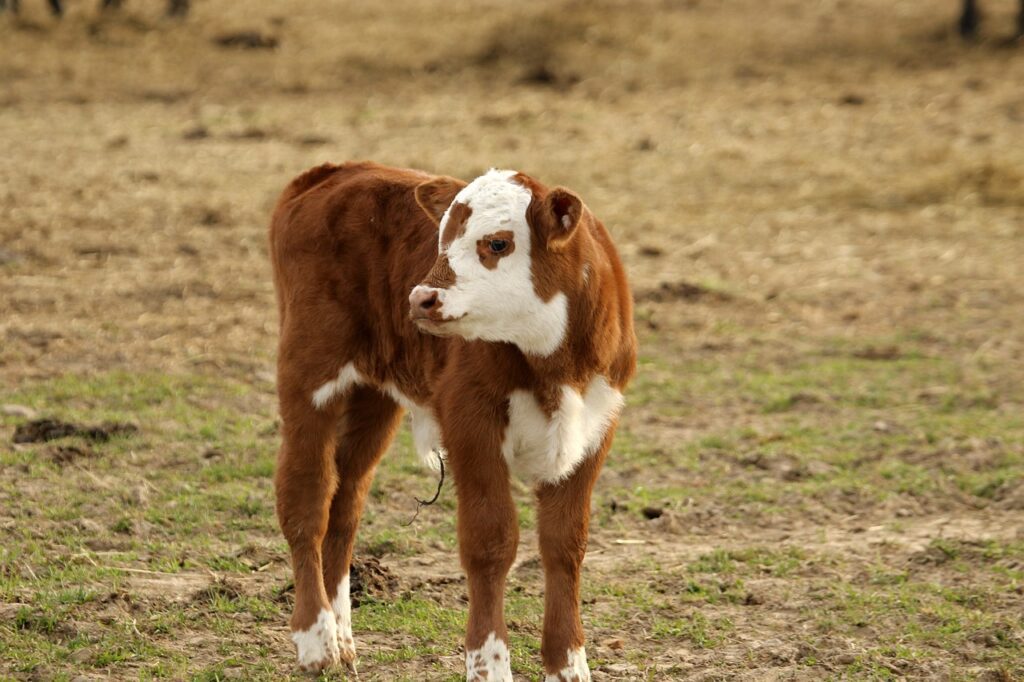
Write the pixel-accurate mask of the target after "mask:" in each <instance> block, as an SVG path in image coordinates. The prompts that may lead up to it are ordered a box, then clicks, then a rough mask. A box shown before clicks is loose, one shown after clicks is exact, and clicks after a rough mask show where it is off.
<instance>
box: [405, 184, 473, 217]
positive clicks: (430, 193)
mask: <svg viewBox="0 0 1024 682" xmlns="http://www.w3.org/2000/svg"><path fill="white" fill-rule="evenodd" d="M465 186H466V183H464V182H463V181H462V180H457V179H455V178H450V177H448V176H447V175H439V176H437V177H436V178H434V179H433V180H427V181H426V182H424V183H423V184H421V185H417V186H416V203H417V204H419V205H420V208H422V209H423V212H424V213H426V214H427V217H429V218H430V219H431V220H432V221H434V224H435V225H440V224H441V218H442V217H443V216H444V212H445V211H447V210H448V207H449V206H451V204H452V202H453V201H455V195H456V194H458V193H459V190H461V189H462V188H463V187H465Z"/></svg>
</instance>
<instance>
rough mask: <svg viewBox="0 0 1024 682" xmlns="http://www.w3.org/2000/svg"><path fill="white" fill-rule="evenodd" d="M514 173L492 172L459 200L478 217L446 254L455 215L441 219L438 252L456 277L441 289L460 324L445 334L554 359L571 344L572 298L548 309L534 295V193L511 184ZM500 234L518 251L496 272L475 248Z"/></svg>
mask: <svg viewBox="0 0 1024 682" xmlns="http://www.w3.org/2000/svg"><path fill="white" fill-rule="evenodd" d="M515 174H516V173H515V171H499V170H491V171H488V172H487V173H486V174H485V175H482V176H480V177H479V178H477V179H476V180H474V181H473V182H471V183H470V184H468V185H467V186H466V187H464V188H463V189H462V190H461V191H460V192H459V193H458V194H457V195H456V197H455V201H454V202H453V203H463V204H466V205H467V206H469V207H470V209H472V214H471V215H470V216H469V220H468V221H467V222H466V226H465V231H464V233H463V234H462V235H461V236H459V237H458V238H456V239H454V240H453V241H452V243H451V244H449V245H448V247H447V249H445V247H444V245H443V244H442V243H441V241H440V239H441V237H442V235H444V231H445V226H446V225H447V223H448V219H449V213H450V211H446V212H445V214H444V216H443V217H442V218H441V225H440V230H439V232H438V252H439V253H447V254H448V263H449V265H450V266H451V269H452V271H453V272H454V273H455V283H454V284H453V285H452V286H450V287H448V288H446V289H438V290H437V291H438V300H439V301H440V303H441V311H442V313H443V315H444V317H445V318H447V319H451V320H454V321H451V322H447V323H445V325H444V332H445V333H452V334H458V335H459V336H462V337H464V338H467V339H483V340H485V341H508V342H511V343H514V344H516V345H517V346H519V348H520V349H522V350H523V352H526V353H531V354H534V355H550V354H551V353H553V352H554V351H555V350H556V349H557V348H558V347H559V346H560V345H561V344H562V340H563V339H564V338H565V331H566V326H567V323H568V317H569V309H568V299H567V298H566V296H565V294H563V293H561V292H559V293H557V294H556V295H555V296H553V297H552V298H551V300H550V301H547V302H545V301H542V300H541V299H540V297H539V296H537V293H536V291H534V288H533V277H532V273H531V265H532V262H531V260H530V250H531V248H532V245H531V243H530V225H529V223H527V221H526V209H527V208H529V206H530V201H531V200H532V199H533V193H532V192H530V190H529V189H527V188H526V187H524V186H522V185H520V184H519V183H517V182H515V181H514V180H512V178H513V176H515ZM500 231H509V232H511V233H512V234H513V235H514V237H513V241H514V243H515V248H514V250H513V251H512V252H511V253H509V254H508V255H506V256H503V257H501V258H498V259H497V265H496V267H494V268H493V269H490V268H487V267H485V266H484V264H483V263H481V262H480V256H479V254H478V253H477V242H478V241H479V240H481V239H483V238H484V237H485V236H486V235H489V234H494V233H496V232H500ZM463 316H464V317H463ZM459 318H462V319H459Z"/></svg>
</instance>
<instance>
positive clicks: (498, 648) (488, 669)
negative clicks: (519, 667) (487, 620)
mask: <svg viewBox="0 0 1024 682" xmlns="http://www.w3.org/2000/svg"><path fill="white" fill-rule="evenodd" d="M482 680H487V682H512V662H511V660H510V659H509V655H508V647H507V646H505V642H503V641H502V640H500V639H498V638H497V637H496V636H495V635H494V633H493V632H492V633H491V634H489V635H487V640H486V641H485V642H484V644H483V646H481V647H480V648H479V649H473V650H472V651H467V652H466V682H482Z"/></svg>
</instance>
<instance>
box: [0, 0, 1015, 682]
mask: <svg viewBox="0 0 1024 682" xmlns="http://www.w3.org/2000/svg"><path fill="white" fill-rule="evenodd" d="M68 4H69V5H70V6H69V11H68V16H67V17H65V19H64V20H63V21H61V22H59V23H58V22H56V21H54V20H53V19H52V18H50V17H49V16H48V15H47V14H46V12H45V7H44V3H43V2H41V1H40V2H33V1H32V0H24V2H23V5H25V7H24V8H23V14H22V16H21V18H19V19H13V18H12V17H10V16H7V15H0V391H2V395H0V403H2V413H0V539H2V548H0V677H3V678H4V679H8V678H10V679H19V680H21V679H25V680H29V679H31V680H50V679H77V680H92V679H139V678H144V679H150V678H170V679H201V680H219V679H229V678H234V679H283V678H286V677H288V676H290V675H293V674H295V673H294V669H293V666H292V660H291V657H292V651H291V644H290V642H289V640H288V635H287V629H286V622H287V615H288V611H289V603H288V602H289V598H290V594H289V590H288V566H287V558H286V557H287V555H286V551H285V547H284V544H283V541H282V540H281V538H280V536H279V533H278V531H277V528H276V523H275V520H274V517H273V495H272V486H271V483H270V481H271V475H272V467H273V458H274V452H275V448H276V443H277V438H276V434H275V428H276V421H275V409H276V407H275V398H274V393H273V381H274V378H273V371H272V370H273V361H274V360H273V359H274V349H275V340H276V339H275V337H276V324H277V322H276V319H275V308H274V304H273V290H272V285H271V281H270V273H269V267H268V263H267V258H266V249H265V230H266V224H267V221H268V217H269V211H270V209H271V207H272V205H273V202H274V200H275V198H276V195H277V193H278V192H279V191H280V190H281V188H282V187H283V186H284V185H285V183H286V182H287V181H288V180H289V179H290V178H291V177H293V176H294V175H296V174H298V173H299V172H301V171H302V170H304V169H306V168H308V167H310V166H313V165H316V164H319V163H321V162H323V161H342V160H346V159H360V158H370V159H374V160H377V161H380V162H384V163H389V164H394V165H401V166H410V167H418V168H424V169H427V170H431V171H437V172H442V173H446V174H450V175H455V176H460V177H463V178H467V179H468V178H471V177H473V176H475V175H476V174H479V173H480V172H482V171H484V170H486V169H487V168H489V167H492V166H494V167H503V168H515V169H519V170H523V171H525V172H528V173H530V174H533V175H534V176H536V177H538V178H540V179H542V180H543V181H544V182H546V183H548V184H551V185H554V184H564V185H566V186H569V187H571V188H573V189H574V190H576V191H577V192H579V194H580V195H581V196H582V197H583V198H584V200H585V201H586V202H587V204H588V205H589V206H590V208H591V209H592V210H593V211H594V212H595V213H596V214H597V215H598V216H599V217H600V218H601V219H602V220H603V221H604V222H605V223H606V225H608V227H609V228H610V230H611V232H612V234H613V236H614V238H615V239H616V241H617V244H618V245H619V248H620V251H621V253H622V256H623V259H624V261H625V263H626V265H627V268H628V270H629V274H630V277H631V281H632V285H633V288H634V293H635V297H636V300H637V311H636V317H637V324H638V329H639V334H640V340H641V346H642V352H641V363H640V369H639V374H638V377H637V380H636V382H635V384H634V385H633V387H632V389H631V392H630V394H629V396H628V407H627V411H626V414H625V417H624V419H623V424H622V428H621V429H620V433H619V436H618V438H617V441H616V448H615V449H614V451H613V453H612V455H611V458H610V460H609V463H608V466H607V468H606V471H605V473H604V475H603V477H602V480H601V482H600V484H599V487H598V490H597V493H596V495H595V500H594V513H593V528H592V542H591V549H590V552H589V555H588V558H587V562H586V566H585V578H584V579H585V587H584V622H585V625H586V628H587V632H588V638H589V641H588V655H589V657H590V660H591V664H592V667H593V668H594V671H595V672H594V678H595V680H640V679H644V680H818V679H822V678H825V679H920V680H977V679H984V680H1015V679H1024V626H1022V614H1024V484H1022V481H1024V412H1022V407H1024V144H1022V140H1024V88H1022V87H1021V86H1022V84H1024V46H1022V45H1019V44H1018V45H1014V44H1011V43H1007V41H1006V40H1005V38H1006V36H1008V35H1009V34H1010V33H1011V32H1012V29H1013V23H1012V22H1013V19H1012V17H1013V13H1014V11H1015V8H1016V6H1017V3H1016V2H1015V0H987V2H985V3H984V5H985V7H984V8H985V10H986V18H985V19H986V20H985V23H984V25H983V29H982V34H983V35H982V38H981V39H980V40H979V41H977V42H974V43H971V44H963V43H962V42H961V41H960V40H959V38H958V37H957V36H956V35H955V34H954V32H953V26H954V24H955V19H956V12H957V5H958V3H956V2H953V1H952V0H948V1H947V2H943V3H926V2H913V1H910V0H902V1H898V2H892V1H889V0H862V1H860V2H851V1H849V0H830V1H827V2H824V1H823V2H814V3H812V2H804V1H801V0H775V1H773V2H759V1H756V0H733V1H732V2H728V3H720V2H713V1H711V0H632V1H626V0H621V1H613V0H596V1H593V2H582V1H579V2H564V1H561V0H560V1H559V2H542V1H541V0H526V1H524V2H519V3H499V2H491V1H481V2H473V3H451V2H440V1H437V0H417V1H414V0H396V1H395V2H390V3H378V2H369V1H368V0H355V1H346V2H338V3H327V2H297V1H295V0H279V1H278V2H275V3H259V2H254V1H253V0H237V1H236V2H231V3H227V2H211V1H203V0H197V1H196V2H195V3H194V8H193V9H194V11H193V13H192V14H191V16H190V17H189V18H188V19H187V20H186V21H184V22H174V21H169V20H165V19H163V18H161V16H160V12H161V11H162V9H163V4H162V3H160V2H157V1H156V0H146V1H145V2H144V1H143V0H138V1H137V2H130V3H127V7H126V8H125V11H124V12H122V13H121V14H116V15H110V16H100V15H99V14H98V13H97V12H96V9H95V7H94V5H93V3H91V2H85V1H84V0H83V1H82V2H77V3H75V2H72V0H69V2H68ZM225 43H226V44H225ZM35 417H40V418H42V417H45V418H51V419H57V420H64V421H67V422H71V423H74V424H76V425H78V426H77V427H76V428H70V427H69V428H66V429H63V430H60V429H58V430H57V431H52V428H53V426H54V425H53V424H50V425H49V426H48V427H47V428H49V429H51V431H47V430H46V429H42V430H39V431H40V433H43V432H46V433H56V434H57V435H56V436H54V440H50V441H46V442H18V443H16V442H15V440H20V439H16V438H15V435H16V432H17V430H18V427H19V426H22V425H24V424H25V423H26V422H28V421H30V420H31V419H32V418H35ZM105 422H109V423H106V424H105ZM21 433H24V434H27V433H28V432H27V431H22V432H21ZM100 433H102V434H106V436H105V437H99V436H97V434H100ZM42 437H43V436H39V438H42ZM26 438H27V436H26ZM29 440H31V439H29ZM37 440H38V439H37ZM393 450H394V451H393V452H391V453H389V456H388V457H387V458H386V461H385V464H384V465H383V466H382V467H381V471H380V472H379V476H378V480H377V482H376V483H375V486H374V490H373V495H372V499H371V503H370V506H369V509H368V511H367V516H366V518H365V522H364V526H363V529H362V531H361V535H360V540H359V546H358V554H359V556H360V557H361V559H360V560H361V561H368V562H369V561H370V560H371V559H373V560H374V561H375V562H376V563H373V562H370V563H367V564H366V565H367V566H368V567H369V568H367V569H366V587H365V590H364V592H363V593H362V595H361V596H360V606H359V608H357V609H356V612H355V628H356V639H357V647H358V649H359V652H360V666H361V676H360V678H361V679H369V680H394V679H409V680H424V679H429V680H456V679H460V677H461V674H460V666H461V665H462V664H461V660H462V658H461V656H462V654H461V652H460V649H459V647H460V646H461V644H460V640H461V629H462V625H463V623H464V610H465V585H464V582H463V580H462V577H461V572H460V569H459V566H458V560H457V556H456V553H455V550H454V547H455V544H454V543H455V540H454V525H453V509H454V503H455V502H454V491H453V490H452V489H451V488H450V487H446V488H445V489H444V491H443V493H442V497H441V501H440V502H439V504H438V505H437V506H435V507H431V508H427V509H425V510H423V511H422V512H421V513H420V514H419V516H418V518H417V519H416V520H415V522H413V523H412V524H411V525H406V524H408V522H409V521H410V519H411V518H412V515H413V513H414V511H415V506H416V505H415V502H414V500H413V498H414V496H417V495H418V496H420V497H424V496H429V495H430V494H432V492H433V489H434V486H435V484H436V482H435V480H434V479H433V478H432V475H431V474H430V473H429V472H426V471H423V470H420V469H419V468H418V467H417V466H416V464H415V461H414V460H415V457H414V456H413V455H412V453H411V444H410V440H409V437H408V434H407V433H403V434H402V435H401V436H400V438H399V441H398V442H397V443H396V445H395V446H394V448H393ZM517 495H518V496H519V499H520V500H521V502H522V503H523V504H522V513H521V515H522V523H523V527H524V529H525V530H524V533H523V540H522V543H521V546H520V556H519V559H518V561H517V563H516V566H515V568H514V569H513V572H512V575H511V577H510V593H509V594H510V596H509V603H508V610H509V621H510V628H511V629H512V630H513V632H514V634H513V639H512V645H513V667H514V670H515V672H516V674H517V679H519V678H520V677H521V678H522V679H538V676H539V674H540V668H539V641H538V639H539V632H540V610H541V605H542V584H541V583H542V575H541V571H540V570H539V566H538V558H537V552H536V548H535V545H534V541H533V534H532V528H533V516H532V511H531V509H530V505H529V501H530V491H529V490H528V489H527V488H525V487H524V486H521V485H520V486H518V488H517ZM296 677H298V676H297V675H296ZM327 677H329V678H332V679H342V677H343V676H342V674H341V673H340V672H338V671H332V672H331V673H329V674H328V675H327Z"/></svg>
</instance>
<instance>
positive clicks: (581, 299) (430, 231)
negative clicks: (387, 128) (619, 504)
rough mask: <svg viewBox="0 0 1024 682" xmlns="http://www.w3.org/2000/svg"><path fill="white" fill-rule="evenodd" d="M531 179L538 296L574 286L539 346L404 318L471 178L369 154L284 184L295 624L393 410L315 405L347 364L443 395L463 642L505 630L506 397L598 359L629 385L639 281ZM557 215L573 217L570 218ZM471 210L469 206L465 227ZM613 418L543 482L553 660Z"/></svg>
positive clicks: (571, 207) (347, 532)
mask: <svg viewBox="0 0 1024 682" xmlns="http://www.w3.org/2000/svg"><path fill="white" fill-rule="evenodd" d="M521 177H522V179H521V180H520V181H521V182H523V183H524V185H525V186H527V187H529V188H530V189H531V191H533V193H534V199H533V201H532V202H531V207H530V212H529V213H528V220H529V222H530V227H531V232H532V239H533V240H534V242H535V245H534V247H533V249H532V250H531V256H532V257H533V258H534V262H533V265H532V270H533V275H534V286H535V288H536V290H537V292H538V294H539V295H541V296H542V297H544V296H546V297H547V298H548V299H549V298H550V297H551V296H553V295H554V294H555V292H557V291H562V292H564V293H565V294H566V295H567V296H568V298H569V301H570V307H569V315H570V320H569V329H568V332H567V338H566V340H565V341H564V343H563V344H562V347H560V348H559V349H558V350H557V351H556V352H555V353H553V354H552V355H551V356H549V357H545V358H540V357H533V356H526V355H524V354H523V353H522V352H521V351H520V350H519V349H518V348H516V347H515V346H513V345H511V344H504V343H486V342H479V341H465V340H463V339H461V338H457V337H450V338H442V337H437V336H430V335H427V334H425V333H422V332H421V331H419V330H418V329H416V327H415V326H414V324H413V323H412V322H411V321H410V319H409V303H408V300H407V299H408V295H409V292H410V291H411V290H412V288H413V287H414V286H415V285H416V284H418V283H420V282H423V281H424V280H426V281H427V283H429V284H431V285H433V286H446V285H449V284H450V280H451V279H452V278H453V277H454V273H451V268H450V266H448V264H447V260H446V258H445V256H444V255H443V254H442V255H441V256H440V257H439V256H438V253H437V243H438V234H437V230H438V227H437V225H438V222H439V220H440V218H441V216H442V215H443V213H444V211H445V210H446V209H447V207H448V205H449V204H450V203H451V201H452V199H453V198H454V195H455V194H456V193H457V192H458V190H459V189H461V187H463V186H464V183H462V182H461V181H459V180H454V179H452V178H445V177H432V176H429V175H426V174H424V173H421V172H418V171H410V170H401V169H394V168H387V167H384V166H379V165H377V164H373V163H368V162H361V163H348V164H343V165H341V166H332V165H324V166H320V167H318V168H315V169H313V170H311V171H308V172H306V173H304V174H302V175H300V176H299V177H298V178H296V180H295V181H293V182H292V183H291V184H290V185H289V186H288V188H286V189H285V191H284V193H283V194H282V196H281V199H280V200H279V202H278V205H277V208H276V209H275V212H274V217H273V220H272V223H271V228H270V247H271V248H270V252H271V258H272V261H273V267H274V281H275V286H276V290H277V295H278V307H279V311H280V318H281V319H280V323H281V338H280V348H279V355H278V393H279V398H280V402H281V416H282V437H283V442H282V446H281V450H280V453H279V458H278V467H277V473H276V489H277V509H278V517H279V521H280V524H281V528H282V530H283V532H284V535H285V537H286V539H287V540H288V543H289V546H290V547H291V551H292V563H293V570H294V572H295V589H296V606H295V613H294V614H293V617H292V628H293V629H294V630H304V629H306V628H308V627H309V626H310V625H311V624H312V623H313V622H314V621H315V619H316V617H317V614H318V613H319V611H320V609H324V608H326V609H329V608H330V604H329V602H330V599H331V598H333V597H334V591H335V590H336V587H337V583H338V580H339V579H340V577H341V576H342V575H344V573H345V571H346V570H347V567H348V564H349V561H350V558H351V552H352V544H353V538H354V534H355V530H356V527H357V525H358V522H359V517H360V514H361V510H362V507H363V503H364V500H365V496H366V491H367V489H368V486H369V484H370V480H371V478H372V474H373V469H374V467H375V466H376V463H377V461H378V460H379V458H380V456H381V454H382V453H383V452H384V450H386V449H387V446H388V444H389V443H390V441H391V439H392V437H393V435H394V431H395V428H396V426H397V423H398V422H397V420H398V416H399V415H400V413H401V410H400V408H399V407H398V405H397V404H396V403H395V402H394V401H393V400H392V399H391V398H390V397H389V396H387V395H386V394H385V393H384V392H382V390H381V389H376V388H371V387H369V386H360V387H357V388H355V389H353V390H351V391H350V392H349V393H347V394H346V395H343V396H337V397H335V398H333V399H331V400H330V401H329V402H328V403H327V404H326V405H325V406H324V407H323V408H322V409H315V408H314V406H313V404H312V402H311V398H312V395H313V393H314V391H316V389H318V388H319V387H321V386H322V385H324V384H325V383H326V382H328V381H330V380H333V379H334V378H336V377H337V375H338V371H339V369H340V368H341V367H343V366H344V365H345V364H346V363H349V362H352V363H353V364H354V365H355V367H356V368H357V369H358V371H359V372H360V374H362V375H363V376H365V377H366V378H367V380H368V381H369V382H371V383H373V384H374V385H375V386H384V385H385V384H387V385H390V386H393V387H394V388H396V389H397V390H399V391H400V392H401V393H403V394H404V395H406V396H408V397H409V398H410V399H412V400H414V401H415V402H417V403H418V404H420V405H423V406H427V407H428V408H429V409H432V410H433V411H434V413H435V415H436V418H437V420H438V422H439V424H440V427H441V431H442V434H443V440H444V444H445V447H446V448H447V451H448V463H449V465H450V468H451V470H452V473H453V475H454V478H455V482H456V487H457V491H458V497H459V505H458V534H459V553H460V558H461V560H462V564H463V567H464V568H465V570H466V573H467V578H468V586H469V596H470V607H469V609H470V612H469V620H468V625H467V634H466V646H467V648H468V649H474V648H478V647H479V646H480V645H481V644H482V643H483V641H484V640H485V639H486V637H487V635H488V634H489V633H490V632H495V633H496V634H497V636H499V637H501V638H503V639H506V640H507V636H506V635H507V629H506V626H505V622H504V615H503V608H502V605H503V599H504V584H505V576H506V574H507V572H508V570H509V567H510V566H511V564H512V561H513V559H514V557H515V552H516V546H517V543H518V525H517V515H516V510H515V505H514V503H513V501H512V497H511V492H510V486H509V472H508V469H507V466H506V463H505V460H504V458H503V457H502V454H501V442H502V438H503V435H504V430H505V428H506V426H507V424H508V412H507V409H508V396H509V394H510V393H511V392H512V391H513V390H515V389H525V390H530V391H532V392H533V393H534V394H535V395H536V396H537V397H538V400H539V402H540V403H541V405H542V406H543V409H544V410H545V411H546V412H548V413H549V414H551V413H553V412H554V411H555V410H557V407H558V402H557V400H558V397H557V396H558V389H559V386H561V385H563V384H569V385H572V386H575V387H582V386H584V385H586V383H587V382H588V381H589V380H590V379H591V378H592V377H593V376H594V375H595V374H604V375H606V376H608V378H609V381H610V382H611V383H612V384H613V385H614V386H616V387H617V388H620V389H621V388H623V387H624V386H625V384H626V383H627V381H628V380H629V378H630V377H631V376H632V374H633V371H634V368H635V364H636V338H635V336H634V333H633V327H632V297H631V295H630V292H629V288H628V285H627V282H626V278H625V273H624V271H623V268H622V266H621V264H620V262H619V260H618V257H617V255H616V254H615V250H614V247H613V246H612V244H611V239H610V238H609V236H608V234H607V232H606V231H605V229H604V226H603V225H601V223H600V222H599V221H598V220H597V219H596V218H594V217H593V215H591V214H590V212H589V210H587V209H586V208H585V207H584V206H583V204H582V202H579V199H578V198H577V197H576V195H574V194H572V193H571V192H569V191H568V190H561V189H556V190H551V191H548V190H547V189H546V188H544V186H543V185H541V184H540V183H538V182H536V181H535V180H533V179H531V178H528V177H527V176H521ZM468 208H469V207H466V210H467V211H468ZM453 211H458V213H464V212H463V210H462V209H458V208H457V206H456V207H453ZM574 212H575V213H574ZM562 215H570V216H571V221H572V222H571V225H570V227H569V228H566V227H565V225H564V224H563V223H562V221H561V219H560V216H562ZM468 217H469V215H468V213H466V215H465V216H464V217H462V218H461V220H462V226H463V227H464V224H465V220H467V219H468ZM460 229H461V228H460ZM499 235H500V233H499ZM499 235H495V238H504V237H502V236H499ZM453 238H454V237H453ZM556 242H557V243H556ZM549 243H551V244H552V245H554V246H555V248H547V245H548V244H549ZM510 249H511V247H510ZM510 252H511V251H510ZM491 255H495V254H491ZM584 265H586V266H587V269H588V270H589V276H587V277H584V275H583V268H584ZM613 431H614V429H610V430H609V432H608V434H607V435H606V436H605V440H604V442H603V443H602V446H601V448H600V452H599V453H597V454H595V455H593V456H591V457H589V458H588V459H586V460H585V461H584V462H583V463H582V464H581V465H580V467H579V469H578V470H577V471H576V472H575V473H574V474H573V475H572V476H571V477H570V478H569V479H568V480H566V481H564V482H562V483H559V484H550V485H541V486H540V487H539V488H538V490H537V495H538V505H539V510H540V511H539V516H538V519H539V527H540V535H541V554H542V557H543V560H544V567H545V575H546V580H547V598H546V606H545V620H544V639H543V644H542V653H543V658H544V667H545V669H546V670H548V671H549V672H553V671H556V670H558V669H560V668H561V667H563V666H564V665H565V662H566V660H565V659H566V650H567V649H568V648H570V647H571V648H575V647H578V646H582V643H583V632H582V626H581V624H580V620H579V564H580V562H581V561H582V558H583V553H584V551H585V548H586V537H587V519H588V510H589V496H590V491H591V489H592V487H593V484H594V481H595V480H596V478H597V474H598V472H599V470H600V468H601V463H602V462H603V460H604V458H605V456H606V454H607V451H608V448H609V447H610V445H611V440H612V433H613Z"/></svg>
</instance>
